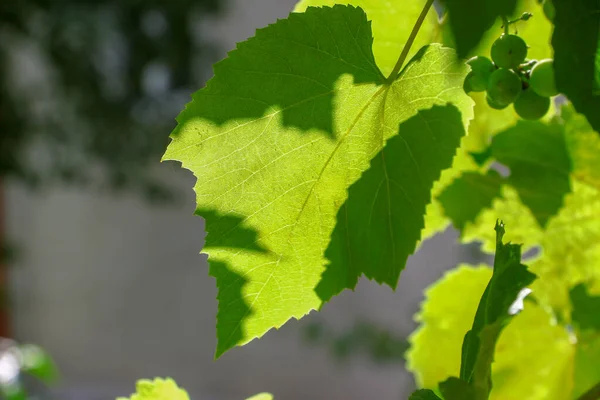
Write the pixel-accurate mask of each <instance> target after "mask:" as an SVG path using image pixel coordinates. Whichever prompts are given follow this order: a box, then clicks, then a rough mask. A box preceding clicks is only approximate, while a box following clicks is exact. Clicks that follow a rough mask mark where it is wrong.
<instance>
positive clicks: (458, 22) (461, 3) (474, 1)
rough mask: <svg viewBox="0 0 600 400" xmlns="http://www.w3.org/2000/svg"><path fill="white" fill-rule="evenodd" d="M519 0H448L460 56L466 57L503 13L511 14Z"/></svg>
mask: <svg viewBox="0 0 600 400" xmlns="http://www.w3.org/2000/svg"><path fill="white" fill-rule="evenodd" d="M516 6H517V0H446V9H447V11H448V20H449V23H450V28H451V30H452V34H453V37H454V41H455V43H456V50H457V52H458V56H459V57H461V58H464V57H466V56H467V54H469V52H470V51H471V50H472V49H473V48H475V47H476V46H477V44H479V42H480V41H481V39H482V38H483V36H484V33H485V32H486V31H487V30H488V29H490V28H491V27H492V25H493V24H494V22H496V21H497V20H498V18H499V17H500V16H502V15H506V16H508V15H511V14H512V13H513V12H514V10H515V7H516Z"/></svg>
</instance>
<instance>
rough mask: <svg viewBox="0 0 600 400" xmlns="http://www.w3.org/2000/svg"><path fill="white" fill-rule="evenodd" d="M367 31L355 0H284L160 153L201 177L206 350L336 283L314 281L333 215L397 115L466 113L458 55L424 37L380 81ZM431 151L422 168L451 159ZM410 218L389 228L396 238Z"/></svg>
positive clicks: (258, 330)
mask: <svg viewBox="0 0 600 400" xmlns="http://www.w3.org/2000/svg"><path fill="white" fill-rule="evenodd" d="M317 38H318V39H317ZM371 44H372V35H371V30H370V24H369V22H368V21H367V17H366V15H365V13H364V12H363V11H362V10H361V9H359V8H355V7H351V6H341V5H336V6H334V7H332V8H330V7H323V8H308V9H307V11H306V12H305V13H292V14H291V15H290V16H289V18H288V19H285V20H280V21H278V22H277V23H275V24H273V25H270V26H269V27H267V28H264V29H261V30H259V31H257V33H256V36H255V37H253V38H251V39H249V40H247V41H246V42H243V43H240V44H238V46H237V49H236V50H234V51H232V52H231V53H229V56H228V58H227V59H225V60H224V61H222V62H220V63H218V64H217V65H216V66H215V77H214V78H212V79H211V80H210V81H209V82H208V84H207V86H206V88H205V89H203V90H200V91H199V92H197V93H195V94H194V96H193V101H192V102H191V103H190V104H188V105H187V106H186V109H185V110H184V111H183V112H182V113H181V114H180V115H179V117H178V122H179V124H178V127H177V128H176V129H175V131H174V132H173V134H172V135H171V137H172V142H171V143H170V145H169V147H168V149H167V152H166V154H165V157H164V158H165V159H171V160H179V161H181V162H182V165H183V167H184V168H188V169H190V170H191V171H192V172H193V173H194V175H195V176H196V177H197V179H198V180H197V182H196V185H195V191H196V198H197V211H196V212H197V214H199V215H201V216H203V217H204V218H205V220H206V227H207V231H208V234H207V237H206V243H205V246H204V252H205V253H206V254H208V256H209V260H208V261H209V263H210V274H211V275H212V276H215V277H216V279H217V287H218V288H219V294H218V300H219V311H218V315H217V338H218V345H217V351H216V355H217V357H218V356H220V355H221V354H223V352H225V351H226V350H228V349H230V348H231V347H233V346H236V345H242V344H245V343H247V342H249V341H250V340H252V339H253V338H255V337H259V336H261V335H263V334H264V333H265V332H266V331H268V330H269V329H271V328H273V327H276V328H278V327H280V326H281V325H283V324H284V323H285V322H286V321H287V320H288V319H289V318H291V317H295V318H300V317H302V316H303V315H305V314H306V313H308V312H309V311H310V310H312V309H317V308H319V307H321V305H322V304H323V301H324V300H323V299H326V298H328V297H330V296H331V295H332V294H333V293H323V292H320V293H318V294H317V293H316V292H315V288H316V287H317V285H318V284H319V281H320V280H321V275H322V273H323V271H324V270H325V267H326V264H327V260H326V258H325V250H326V249H327V247H328V244H329V241H330V236H331V233H332V232H333V229H334V227H335V223H336V215H337V213H338V211H339V209H340V208H341V207H342V205H343V204H344V203H345V201H346V198H347V191H348V188H349V187H350V186H351V185H352V184H353V183H355V182H356V181H357V180H358V179H359V178H360V176H361V174H362V172H363V171H365V170H367V169H368V168H369V162H370V161H371V159H372V158H373V157H375V156H376V155H377V154H378V153H380V151H381V149H382V148H383V147H384V145H385V143H386V142H387V140H388V139H390V138H392V137H393V136H395V135H397V134H398V129H399V126H400V125H401V124H402V123H404V122H405V121H407V120H408V119H410V118H413V117H414V118H419V117H418V116H416V115H417V112H418V110H423V109H428V108H431V107H433V106H434V105H440V106H445V105H446V104H447V103H452V104H453V105H454V106H456V108H458V110H459V111H460V113H461V116H462V123H463V125H466V123H467V121H468V120H469V119H470V118H471V116H472V110H471V107H472V101H471V100H470V98H469V97H468V96H466V95H465V94H464V92H463V91H462V81H463V79H464V76H465V74H466V68H465V67H464V66H462V65H457V64H456V62H455V60H456V56H455V54H454V51H453V50H451V49H447V48H443V47H442V46H440V45H430V46H427V47H424V48H422V49H421V50H420V51H419V52H418V53H417V54H416V55H415V57H413V59H412V60H411V61H410V62H409V63H408V64H407V65H406V66H405V67H404V69H403V70H402V72H401V74H400V75H399V77H398V78H397V79H396V80H395V81H394V82H388V81H387V80H385V78H384V77H383V75H382V74H381V72H380V71H379V70H378V69H377V67H376V66H375V63H374V58H373V54H372V51H371ZM449 126H454V125H453V122H452V121H450V123H449ZM404 135H407V136H406V138H416V140H417V142H416V143H414V142H406V146H407V147H408V149H409V152H410V151H412V150H413V147H414V149H415V150H417V149H418V148H419V146H421V142H419V141H420V140H422V141H423V142H427V141H429V140H430V139H431V136H430V135H426V134H423V135H422V136H419V137H414V135H413V134H412V133H411V132H404V133H401V135H400V136H402V137H404ZM400 140H402V139H400ZM411 140H412V139H411ZM440 143H442V142H440ZM443 143H445V142H443ZM438 150H439V151H440V152H446V151H448V152H450V153H449V154H453V153H454V151H455V149H450V148H442V147H435V148H434V149H432V151H431V152H430V154H431V158H430V160H429V163H430V164H431V165H428V166H427V168H428V171H431V170H433V169H436V168H437V169H438V173H439V170H442V169H443V168H446V167H448V166H449V165H444V158H445V157H441V156H440V153H438ZM411 165H412V164H411ZM418 167H420V165H417V164H415V165H412V166H411V168H410V169H409V170H406V171H405V175H406V176H407V177H412V180H411V181H409V182H408V183H407V184H409V185H411V187H412V186H414V187H420V186H421V183H420V180H419V179H420V177H419V175H418V173H417V168H418ZM406 189H407V190H411V188H410V187H407V188H406ZM424 200H425V199H422V198H420V199H418V200H417V199H414V201H415V202H417V201H418V202H419V203H420V202H421V201H424ZM415 206H419V207H422V206H423V205H422V204H415ZM417 228H419V227H418V226H416V225H414V226H411V227H410V228H409V227H408V226H405V225H402V226H400V227H398V229H400V230H403V231H405V235H406V243H404V242H403V247H404V248H410V247H411V245H410V243H409V242H411V241H412V238H413V237H414V234H412V232H409V229H417ZM419 229H420V228H419ZM417 237H418V234H417ZM392 261H393V260H392ZM402 267H403V266H400V265H394V268H402ZM380 268H381V271H385V270H386V268H389V265H386V266H381V267H380ZM352 273H360V271H350V270H348V271H347V274H352Z"/></svg>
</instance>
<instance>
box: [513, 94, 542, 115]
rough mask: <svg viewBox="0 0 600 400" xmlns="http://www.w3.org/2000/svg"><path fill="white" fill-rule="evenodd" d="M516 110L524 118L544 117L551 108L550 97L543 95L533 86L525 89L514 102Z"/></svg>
mask: <svg viewBox="0 0 600 400" xmlns="http://www.w3.org/2000/svg"><path fill="white" fill-rule="evenodd" d="M514 108H515V111H516V112H517V114H518V115H519V117H521V118H523V119H529V120H536V119H540V118H542V117H543V116H544V115H546V113H547V112H548V110H549V109H550V99H549V98H548V97H542V96H540V95H538V94H537V93H536V92H534V91H533V90H532V89H531V88H528V89H526V90H524V91H523V92H522V93H521V94H520V95H519V97H518V98H517V100H516V101H515V104H514Z"/></svg>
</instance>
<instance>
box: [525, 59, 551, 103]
mask: <svg viewBox="0 0 600 400" xmlns="http://www.w3.org/2000/svg"><path fill="white" fill-rule="evenodd" d="M529 84H530V85H531V88H532V89H533V90H534V91H535V92H536V93H537V94H539V95H540V96H543V97H552V96H556V95H557V94H558V90H556V83H555V81H554V61H553V60H551V59H545V60H541V61H539V62H538V63H537V64H535V66H534V67H533V68H532V69H531V74H530V76H529Z"/></svg>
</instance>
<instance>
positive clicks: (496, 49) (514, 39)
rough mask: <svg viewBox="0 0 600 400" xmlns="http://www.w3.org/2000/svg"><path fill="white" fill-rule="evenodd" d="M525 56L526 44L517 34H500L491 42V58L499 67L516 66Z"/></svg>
mask: <svg viewBox="0 0 600 400" xmlns="http://www.w3.org/2000/svg"><path fill="white" fill-rule="evenodd" d="M526 57H527V44H526V43H525V41H524V40H523V39H521V38H520V37H519V36H517V35H506V34H504V35H502V36H500V37H499V38H498V39H496V41H495V42H494V44H492V60H494V62H495V63H496V65H497V66H499V67H500V68H517V67H518V66H519V64H521V63H522V62H523V61H525V58H526Z"/></svg>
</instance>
